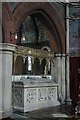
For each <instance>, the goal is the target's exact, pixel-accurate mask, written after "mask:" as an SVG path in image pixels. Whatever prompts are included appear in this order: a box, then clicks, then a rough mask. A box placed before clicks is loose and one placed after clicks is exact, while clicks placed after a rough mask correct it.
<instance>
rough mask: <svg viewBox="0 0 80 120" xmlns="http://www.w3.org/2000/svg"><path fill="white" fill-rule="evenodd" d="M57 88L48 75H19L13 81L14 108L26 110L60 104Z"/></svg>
mask: <svg viewBox="0 0 80 120" xmlns="http://www.w3.org/2000/svg"><path fill="white" fill-rule="evenodd" d="M57 88H58V84H56V83H54V81H53V80H52V79H50V78H49V77H43V78H40V77H27V78H26V77H21V78H20V80H19V79H18V80H16V81H13V96H14V103H13V104H14V109H16V110H18V111H21V112H28V111H33V110H37V109H40V108H44V107H50V106H57V105H60V103H59V101H58V93H57Z"/></svg>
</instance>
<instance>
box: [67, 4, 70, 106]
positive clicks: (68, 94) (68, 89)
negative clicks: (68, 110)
mask: <svg viewBox="0 0 80 120" xmlns="http://www.w3.org/2000/svg"><path fill="white" fill-rule="evenodd" d="M69 71H70V69H69V3H67V4H66V85H67V87H66V102H67V104H71V98H70V75H69Z"/></svg>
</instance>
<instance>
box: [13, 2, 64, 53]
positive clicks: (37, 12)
mask: <svg viewBox="0 0 80 120" xmlns="http://www.w3.org/2000/svg"><path fill="white" fill-rule="evenodd" d="M44 6H45V7H44ZM47 8H49V9H47ZM19 11H20V13H21V14H20V15H19V14H18V13H19ZM52 11H53V12H52ZM27 16H31V17H33V18H34V17H36V18H37V19H38V20H39V21H40V22H41V23H42V24H43V25H44V27H45V29H46V31H47V34H48V36H49V38H50V40H49V43H50V48H51V49H52V51H53V52H54V51H55V50H56V51H55V52H56V53H65V30H64V25H63V21H62V20H61V17H60V15H59V14H58V11H57V10H56V9H55V7H52V6H51V4H50V3H26V4H24V3H21V4H20V3H19V5H17V8H16V10H15V11H14V12H13V22H14V23H15V31H16V30H17V31H19V30H20V27H21V24H22V22H23V21H24V20H25V19H26V18H27ZM15 18H16V21H15ZM61 28H62V29H61ZM14 42H16V41H14Z"/></svg>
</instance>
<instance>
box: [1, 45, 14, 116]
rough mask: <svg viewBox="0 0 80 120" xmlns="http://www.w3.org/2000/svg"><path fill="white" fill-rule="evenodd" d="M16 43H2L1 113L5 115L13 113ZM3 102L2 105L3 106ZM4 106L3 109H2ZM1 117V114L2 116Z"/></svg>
mask: <svg viewBox="0 0 80 120" xmlns="http://www.w3.org/2000/svg"><path fill="white" fill-rule="evenodd" d="M14 51H15V45H13V44H8V43H0V69H1V70H0V89H1V90H0V113H1V114H2V118H3V117H9V116H10V115H11V114H12V101H11V99H12V98H11V97H12V84H11V83H12V60H13V52H14ZM1 104H2V106H1ZM1 107H2V110H1ZM0 117H1V116H0Z"/></svg>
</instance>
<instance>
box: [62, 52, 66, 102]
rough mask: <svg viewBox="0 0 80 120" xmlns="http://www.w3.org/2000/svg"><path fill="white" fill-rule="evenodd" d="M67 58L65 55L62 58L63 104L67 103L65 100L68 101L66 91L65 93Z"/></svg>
mask: <svg viewBox="0 0 80 120" xmlns="http://www.w3.org/2000/svg"><path fill="white" fill-rule="evenodd" d="M65 57H66V55H65V54H62V57H61V66H62V70H61V72H62V73H61V76H62V78H61V84H62V87H61V94H62V101H61V102H62V104H64V103H65V99H66V91H65V89H66V88H65Z"/></svg>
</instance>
